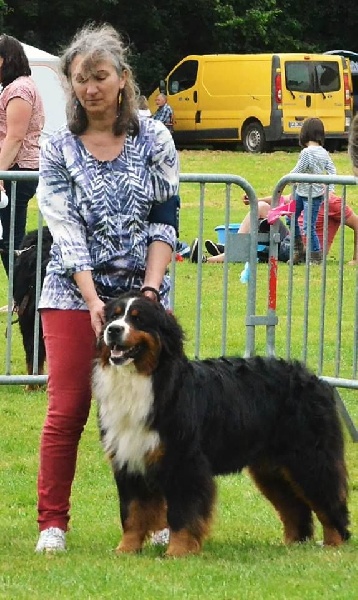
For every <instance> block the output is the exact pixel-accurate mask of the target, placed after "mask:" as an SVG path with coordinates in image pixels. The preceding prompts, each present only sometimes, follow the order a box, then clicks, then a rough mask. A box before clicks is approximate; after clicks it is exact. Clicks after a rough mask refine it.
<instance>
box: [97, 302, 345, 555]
mask: <svg viewBox="0 0 358 600" xmlns="http://www.w3.org/2000/svg"><path fill="white" fill-rule="evenodd" d="M183 337H184V336H183V331H182V328H181V326H180V325H179V323H178V321H177V319H176V318H175V317H174V315H173V314H171V313H170V312H168V311H166V310H165V309H164V308H163V307H162V306H161V305H160V304H159V303H157V302H154V301H152V300H150V299H148V298H145V297H144V296H143V295H142V294H140V293H136V292H130V293H127V294H124V295H121V296H120V297H118V298H117V299H113V300H110V301H109V302H108V303H107V305H106V306H105V325H104V328H103V333H102V335H101V337H100V339H99V342H98V356H97V357H96V359H95V363H94V370H93V392H94V396H95V398H96V400H97V403H98V417H99V426H100V432H101V439H102V443H103V447H104V450H105V452H106V453H107V454H108V456H109V458H110V461H111V465H112V468H113V473H114V478H115V482H116V485H117V490H118V495H119V503H120V517H121V523H122V528H123V536H122V540H121V542H120V544H119V546H118V548H117V552H118V553H122V552H136V551H140V550H141V549H142V546H143V544H144V542H145V540H146V538H147V537H148V536H149V535H150V533H151V532H153V531H156V530H158V529H161V528H163V527H165V526H166V525H167V526H168V527H169V532H170V539H169V545H168V548H167V551H166V556H173V557H177V556H183V555H186V554H190V553H198V552H199V551H200V550H201V548H202V544H203V541H204V539H205V537H206V536H207V535H208V532H209V527H210V523H211V520H212V516H213V510H214V504H215V495H216V494H215V482H214V477H215V476H216V475H221V474H226V473H239V472H240V471H241V470H242V469H243V468H245V467H246V468H247V469H248V471H249V473H250V475H251V477H252V479H253V480H254V482H255V484H256V485H257V487H258V488H259V490H260V491H261V492H262V493H263V494H264V496H266V498H267V499H268V500H269V501H270V502H271V503H272V504H273V506H274V508H275V509H276V511H277V513H278V515H279V517H280V519H281V521H282V524H283V530H284V541H285V542H286V543H292V542H303V541H305V540H310V539H311V538H312V537H313V513H315V514H316V516H317V518H318V520H319V521H320V523H321V525H322V528H323V543H324V544H326V545H332V546H338V545H340V544H342V543H343V542H344V541H346V540H348V538H349V536H350V534H349V531H348V525H349V514H348V508H347V470H346V465H345V458H344V443H343V435H342V430H341V425H340V420H339V417H338V414H337V410H336V405H335V400H334V395H333V390H332V388H331V387H330V386H329V385H328V384H327V383H325V382H323V381H322V380H320V379H319V378H318V377H316V376H315V375H314V374H313V373H311V372H310V371H309V370H307V368H306V367H305V366H304V365H302V364H301V363H300V362H298V361H294V360H293V361H286V360H283V359H280V358H274V357H260V356H255V357H252V358H225V357H223V358H212V359H206V360H189V359H188V358H187V357H186V356H185V354H184V349H183Z"/></svg>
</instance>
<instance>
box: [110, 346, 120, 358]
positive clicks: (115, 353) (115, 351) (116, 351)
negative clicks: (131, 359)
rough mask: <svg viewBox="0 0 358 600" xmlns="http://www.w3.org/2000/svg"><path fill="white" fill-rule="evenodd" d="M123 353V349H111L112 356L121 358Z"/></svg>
mask: <svg viewBox="0 0 358 600" xmlns="http://www.w3.org/2000/svg"><path fill="white" fill-rule="evenodd" d="M122 355H123V350H115V348H113V350H111V356H112V357H113V358H120V357H121V356H122Z"/></svg>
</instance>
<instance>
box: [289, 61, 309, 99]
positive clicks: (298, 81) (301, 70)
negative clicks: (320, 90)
mask: <svg viewBox="0 0 358 600" xmlns="http://www.w3.org/2000/svg"><path fill="white" fill-rule="evenodd" d="M285 75H286V88H287V89H288V90H291V91H293V92H307V93H313V92H314V80H313V76H312V68H311V65H310V63H305V62H299V61H296V62H289V61H288V62H286V65H285Z"/></svg>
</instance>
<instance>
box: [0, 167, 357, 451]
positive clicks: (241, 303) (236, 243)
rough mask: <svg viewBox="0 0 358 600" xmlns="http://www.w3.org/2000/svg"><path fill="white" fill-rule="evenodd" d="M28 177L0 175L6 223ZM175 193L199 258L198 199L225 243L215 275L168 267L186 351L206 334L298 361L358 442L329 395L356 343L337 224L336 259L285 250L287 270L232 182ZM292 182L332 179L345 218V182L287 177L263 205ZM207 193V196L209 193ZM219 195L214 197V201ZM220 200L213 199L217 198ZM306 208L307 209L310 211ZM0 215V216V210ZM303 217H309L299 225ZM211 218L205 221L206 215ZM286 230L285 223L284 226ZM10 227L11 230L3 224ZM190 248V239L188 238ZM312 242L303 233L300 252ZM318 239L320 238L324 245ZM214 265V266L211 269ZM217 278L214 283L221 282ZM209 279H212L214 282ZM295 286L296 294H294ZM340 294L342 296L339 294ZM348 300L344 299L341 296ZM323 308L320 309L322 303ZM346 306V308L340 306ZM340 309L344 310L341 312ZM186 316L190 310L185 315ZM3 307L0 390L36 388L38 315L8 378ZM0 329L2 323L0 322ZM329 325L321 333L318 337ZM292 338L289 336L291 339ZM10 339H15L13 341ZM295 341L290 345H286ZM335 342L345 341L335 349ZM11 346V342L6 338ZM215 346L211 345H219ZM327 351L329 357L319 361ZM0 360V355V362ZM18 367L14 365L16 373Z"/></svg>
mask: <svg viewBox="0 0 358 600" xmlns="http://www.w3.org/2000/svg"><path fill="white" fill-rule="evenodd" d="M34 177H36V175H35V174H34V173H32V172H28V173H27V172H22V173H18V172H2V173H1V172H0V179H1V178H3V179H6V178H8V179H11V180H13V184H12V194H11V219H12V223H14V218H15V199H16V181H17V180H19V179H22V178H34ZM180 181H181V196H182V197H186V196H188V197H190V210H193V205H194V209H195V211H196V216H197V225H196V231H195V235H196V236H197V237H198V254H199V257H201V255H202V253H203V250H204V239H205V235H204V231H205V226H206V223H207V222H208V221H209V219H208V218H207V211H208V210H209V209H208V207H209V206H210V202H208V201H207V197H208V196H210V194H211V195H212V194H213V193H214V194H215V201H214V204H215V205H217V207H218V208H217V210H215V212H216V213H217V215H218V218H221V223H222V229H223V232H224V238H225V250H226V251H225V260H224V262H223V264H222V265H221V266H220V267H219V270H220V277H217V275H218V273H217V272H216V273H214V272H213V271H212V267H209V266H208V265H206V264H205V263H202V262H201V260H199V262H198V263H197V264H196V265H193V264H189V263H188V262H186V263H185V264H184V265H182V264H181V263H177V262H175V258H173V262H172V282H173V285H172V291H171V304H172V307H173V308H175V311H176V313H177V314H178V315H179V318H180V320H181V322H182V324H183V327H184V330H185V331H186V333H187V337H188V353H189V354H191V355H193V356H195V357H200V356H201V352H202V350H201V349H202V346H203V338H205V349H206V355H208V354H210V355H211V356H214V355H223V354H229V355H230V354H231V355H233V354H243V355H245V356H251V355H253V354H256V353H263V354H269V355H270V354H278V355H279V356H283V357H286V358H291V357H292V358H299V359H301V360H302V361H303V362H305V363H307V364H308V366H309V367H310V368H312V370H314V371H315V372H316V373H317V374H318V375H319V376H320V377H321V378H322V379H325V380H326V381H328V382H329V383H331V384H332V385H333V387H334V388H335V393H336V400H337V404H338V407H339V410H340V412H341V415H342V417H343V420H344V422H345V424H346V426H347V428H348V430H349V432H350V435H351V437H352V439H353V440H354V441H358V431H357V429H356V427H355V425H354V423H353V420H352V418H351V417H350V415H349V413H348V411H347V409H346V406H345V404H344V402H343V400H342V398H341V396H340V394H339V393H338V388H341V389H351V390H355V389H357V388H358V380H357V361H358V358H357V341H358V269H356V268H352V267H349V266H345V265H344V262H345V259H346V257H345V246H346V243H345V228H344V227H340V230H339V234H338V235H337V237H338V239H337V240H336V242H335V253H336V255H337V260H335V261H332V260H331V259H327V258H326V256H324V259H323V263H322V265H321V266H320V267H313V266H311V265H310V263H309V260H307V261H306V263H305V264H304V265H301V266H293V264H292V244H291V262H290V264H287V265H285V264H280V265H278V260H277V257H278V245H279V239H280V238H279V232H278V223H276V224H274V225H272V226H271V227H270V233H269V234H259V233H258V229H257V222H258V201H257V196H256V193H255V190H254V188H253V187H252V186H251V184H250V183H249V182H248V181H247V180H245V179H243V178H242V177H240V176H236V175H223V174H217V175H213V174H197V173H195V174H187V173H183V174H181V176H180ZM299 181H307V182H309V183H313V182H321V181H322V182H324V183H334V184H335V185H336V186H342V194H339V195H341V196H342V211H341V222H342V223H343V222H344V209H345V206H346V199H347V188H348V187H349V186H356V180H355V178H354V177H348V176H347V177H342V176H340V177H339V176H336V177H328V176H321V177H317V176H308V175H295V176H294V178H293V177H292V176H290V175H286V176H285V177H283V178H282V179H281V180H280V181H279V182H278V183H277V185H276V187H275V189H274V191H273V199H272V207H275V206H276V205H277V203H278V198H279V196H280V194H281V190H282V189H283V188H284V187H285V185H288V184H290V185H292V184H293V183H296V182H299ZM213 190H215V191H213ZM243 192H244V193H245V194H246V195H247V197H248V200H249V205H250V229H251V233H250V234H242V235H237V233H232V232H231V228H230V223H231V221H232V219H233V218H234V216H235V214H236V211H237V210H238V208H239V207H240V213H242V208H241V207H242V205H241V198H242V193H243ZM220 195H221V196H220ZM218 198H219V199H218ZM185 205H186V203H184V208H183V209H182V211H181V212H182V216H181V221H182V227H181V229H182V230H185V223H184V219H185V210H186V209H185ZM310 212H311V211H309V213H310ZM0 216H1V213H0ZM311 218H312V214H309V215H308V220H309V221H310V219H311ZM324 219H325V225H326V227H325V228H326V229H327V222H328V197H327V196H326V198H325V213H324ZM211 221H212V216H211ZM293 226H294V223H293V220H292V222H291V230H292V227H293ZM38 228H39V241H40V244H41V233H42V219H41V215H40V214H39V215H38ZM12 229H13V228H12ZM188 241H189V242H190V241H191V240H188ZM261 242H264V243H267V244H268V246H269V254H268V264H258V262H257V247H258V244H259V243H261ZM40 244H39V247H38V254H37V261H38V264H37V282H36V297H37V300H38V298H39V294H40V286H41V283H40V264H41V247H40ZM310 246H311V240H310V236H309V235H308V237H307V247H308V250H309V248H310ZM326 246H327V236H326V235H325V238H324V249H325V248H326ZM13 250H14V245H13V235H12V238H11V239H10V256H13ZM245 262H247V263H248V265H249V272H250V276H249V279H248V282H247V286H245V285H243V284H241V283H240V282H239V277H240V273H241V271H242V268H243V263H245ZM213 268H214V269H215V267H213ZM12 272H13V259H12V258H11V259H10V278H9V285H8V306H9V309H11V306H12V292H13V287H12ZM221 275H222V278H221ZM218 280H219V281H220V283H219V284H218ZM296 288H297V289H298V290H300V292H299V295H298V296H297V290H296ZM347 296H348V298H347ZM347 299H349V302H348V303H347V302H346V300H347ZM194 300H195V323H194V324H193V323H192V322H191V321H190V320H188V319H187V316H186V310H185V304H186V303H187V302H189V303H193V301H194ZM328 302H330V305H329V307H328V308H327V303H328ZM347 304H348V305H349V307H350V308H349V309H347V307H346V305H347ZM333 305H334V311H335V315H336V318H335V332H334V334H333V332H332V324H331V323H332V319H327V310H329V312H330V314H332V311H333V308H332V307H333ZM347 310H349V312H350V314H347ZM191 312H192V311H191ZM12 320H13V318H12V315H11V310H9V312H8V314H7V316H6V320H5V326H6V329H7V338H6V344H5V372H4V374H1V363H0V385H1V384H15V385H16V384H35V385H36V384H44V383H46V379H47V378H46V376H44V375H39V374H38V362H37V352H38V342H39V337H38V336H39V319H38V315H37V317H36V320H35V331H34V337H35V360H34V369H33V374H28V375H25V374H17V373H12V364H11V357H12V348H13V338H14V335H15V336H16V335H17V332H15V334H14V330H13V327H14V326H13V325H12ZM0 323H1V321H0ZM327 327H329V332H327ZM298 330H300V331H301V330H302V338H301V340H300V343H299V344H298V343H297V331H298ZM293 333H294V334H295V335H293ZM13 334H14V335H13ZM293 338H294V339H293ZM343 341H344V344H343ZM15 342H16V340H15ZM218 344H220V346H219V347H218ZM327 355H328V358H327ZM1 360H2V359H1ZM17 370H18V369H17Z"/></svg>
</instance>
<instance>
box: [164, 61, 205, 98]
mask: <svg viewBox="0 0 358 600" xmlns="http://www.w3.org/2000/svg"><path fill="white" fill-rule="evenodd" d="M197 74H198V61H197V60H186V61H185V62H183V63H182V64H181V65H179V67H178V68H177V69H175V71H173V72H172V73H171V74H170V76H169V79H168V92H169V94H178V93H179V92H183V91H184V90H188V89H189V88H191V87H193V85H195V82H196V78H197Z"/></svg>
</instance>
